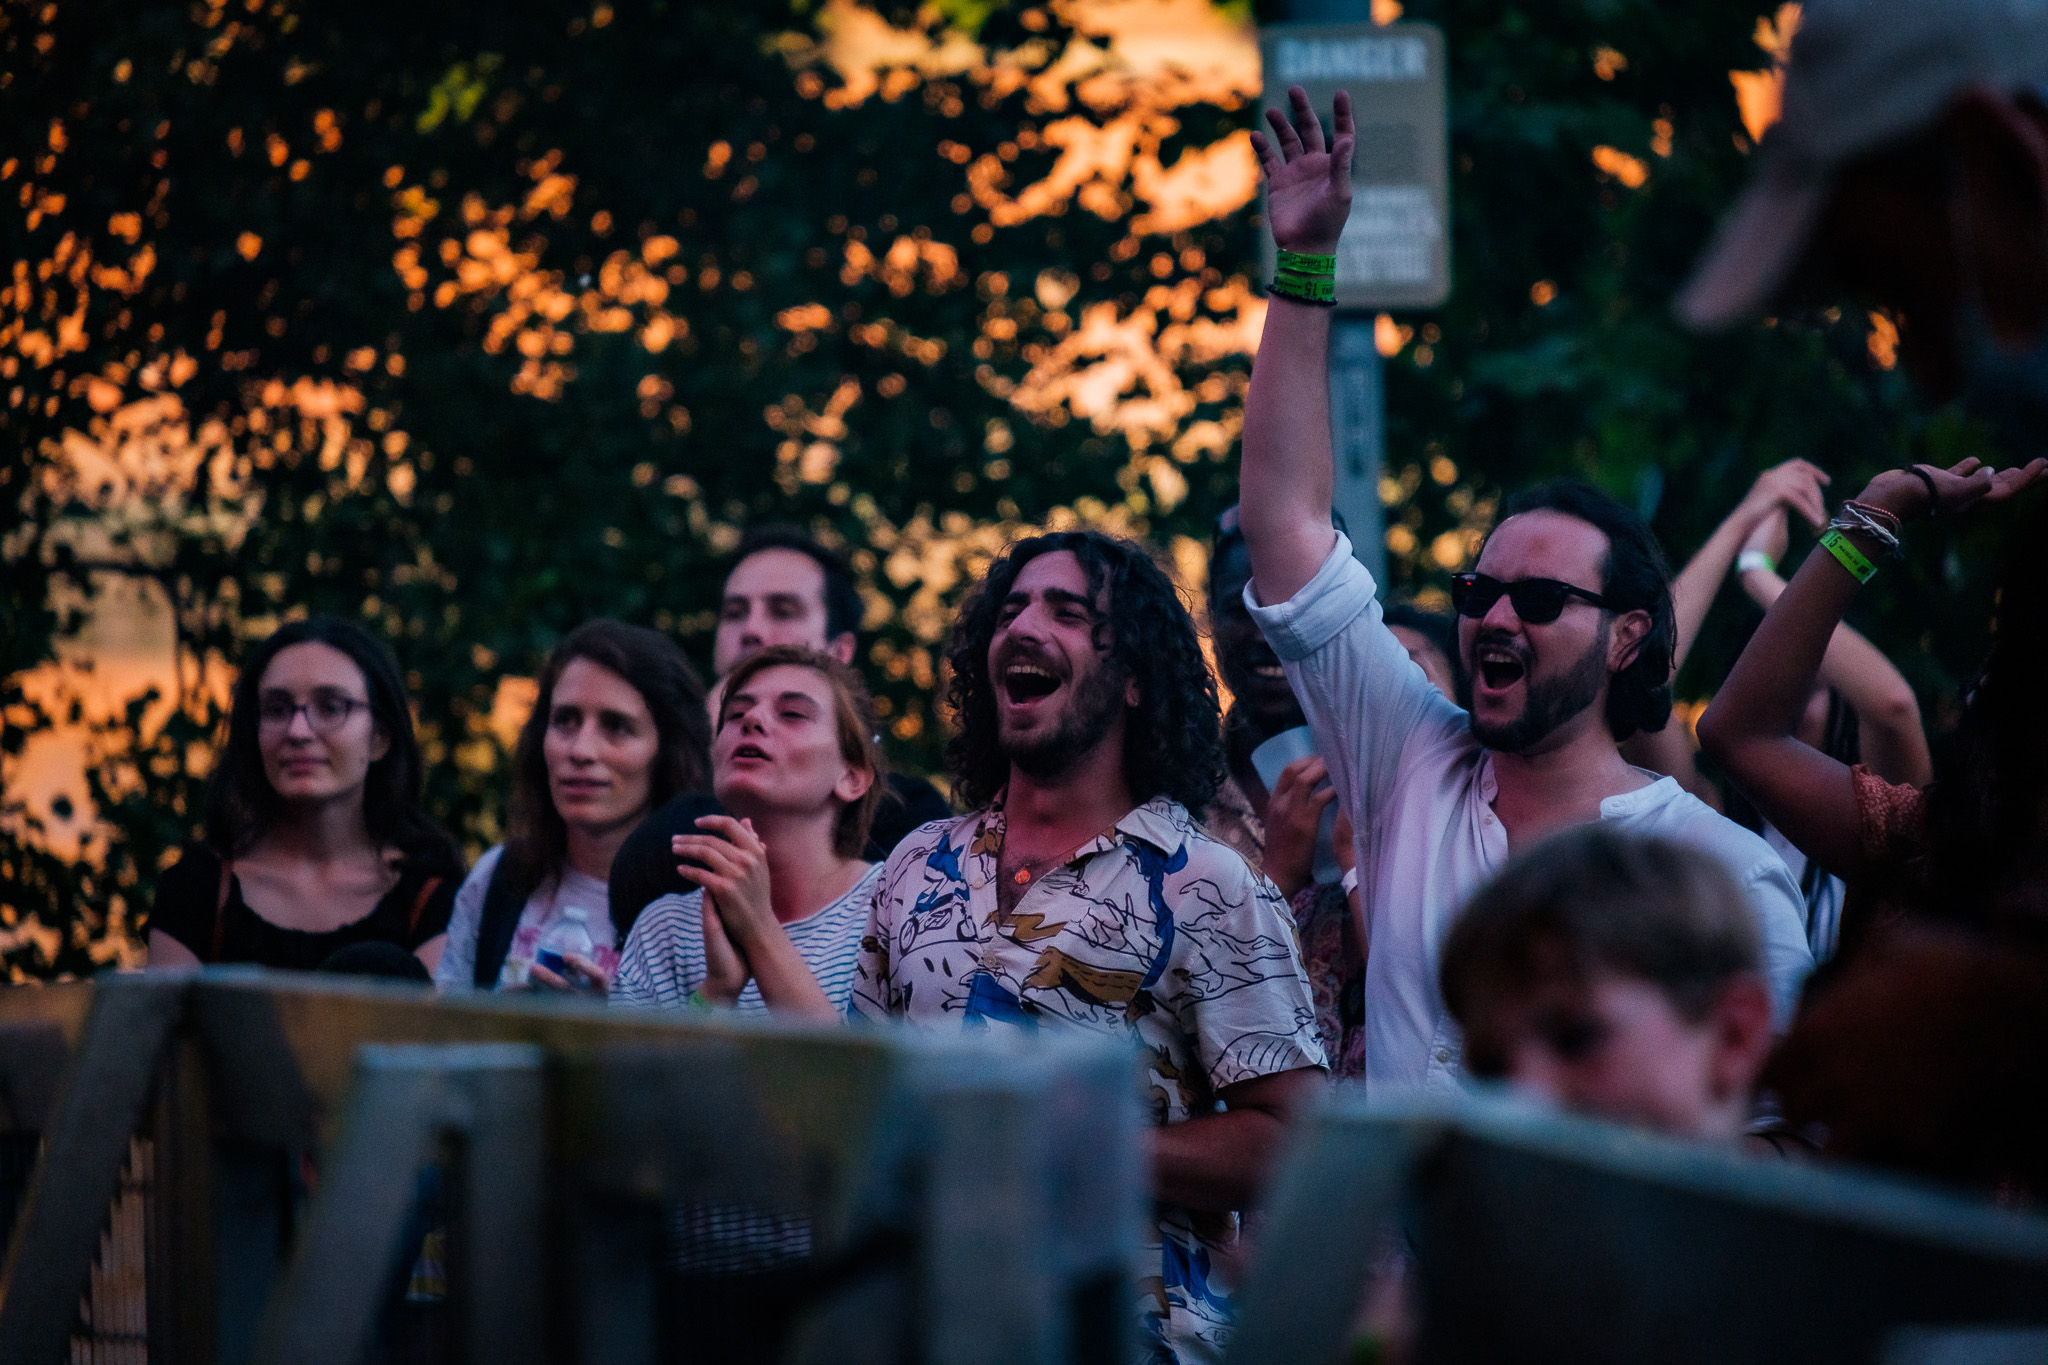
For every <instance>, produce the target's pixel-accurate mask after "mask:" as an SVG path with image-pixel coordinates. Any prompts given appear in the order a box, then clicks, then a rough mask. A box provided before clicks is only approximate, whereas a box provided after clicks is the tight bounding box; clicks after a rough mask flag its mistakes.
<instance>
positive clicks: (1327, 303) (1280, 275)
mask: <svg viewBox="0 0 2048 1365" xmlns="http://www.w3.org/2000/svg"><path fill="white" fill-rule="evenodd" d="M1270 292H1272V293H1275V294H1278V295H1279V296H1280V297H1281V298H1283V299H1293V300H1294V301H1295V302H1296V303H1312V304H1315V305H1317V306H1318V307H1322V308H1333V307H1335V306H1336V303H1337V280H1336V277H1335V276H1332V275H1302V274H1299V273H1297V272H1295V271H1291V270H1279V271H1275V272H1274V274H1273V284H1272V287H1271V290H1270Z"/></svg>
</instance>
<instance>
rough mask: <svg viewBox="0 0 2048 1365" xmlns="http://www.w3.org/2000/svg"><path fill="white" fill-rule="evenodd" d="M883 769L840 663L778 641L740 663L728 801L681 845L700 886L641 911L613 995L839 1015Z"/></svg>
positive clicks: (725, 709)
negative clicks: (863, 855) (721, 812)
mask: <svg viewBox="0 0 2048 1365" xmlns="http://www.w3.org/2000/svg"><path fill="white" fill-rule="evenodd" d="M885 775H886V770H885V768H884V765H883V759H882V753H881V747H880V745H879V744H878V743H877V742H876V740H875V725H874V714H873V705H872V703H871V702H870V701H869V699H868V694H867V689H866V688H865V687H864V686H862V684H861V682H860V679H859V678H858V677H857V676H856V675H855V674H854V672H853V671H852V670H851V669H850V668H848V667H847V666H846V665H845V664H842V663H840V662H839V661H838V660H837V659H835V658H833V657H832V656H831V655H829V654H822V653H819V652H818V651H816V650H811V649H804V648H800V647H797V646H792V645H784V646H777V647H774V648H770V649H765V650H763V651H761V652H760V653H759V654H756V655H754V656H753V657H752V658H750V659H748V660H747V661H746V662H745V663H743V664H741V665H739V666H738V667H737V668H735V669H734V670H733V671H732V673H731V675H730V676H729V677H728V678H727V679H726V685H725V695H724V699H723V701H722V702H721V703H720V706H719V713H718V720H717V731H716V734H715V736H714V738H713V740H712V787H713V790H714V791H715V792H716V793H717V796H718V800H719V803H720V804H721V805H723V806H724V807H725V809H726V811H727V812H728V813H727V814H725V815H708V816H705V817H703V818H702V819H700V820H698V821H697V825H698V830H699V832H698V833H696V834H680V835H677V836H676V838H675V842H674V846H673V847H674V852H675V855H676V859H677V862H678V864H679V869H678V870H679V871H680V872H681V873H682V875H683V877H684V878H685V879H686V880H689V881H693V882H695V883H697V885H698V886H699V887H700V888H702V889H700V890H697V891H692V892H690V893H689V894H688V895H676V896H664V897H662V898H661V899H660V900H658V901H655V902H654V903H653V904H652V905H650V906H648V907H647V909H646V910H645V911H643V912H642V914H641V916H640V918H639V920H638V921H637V922H636V923H635V924H634V926H633V932H632V934H631V936H630V937H628V939H627V940H626V946H625V949H624V951H623V952H622V953H621V954H620V958H619V970H618V973H617V975H616V976H615V977H613V979H612V986H611V998H612V1001H613V1002H614V1003H616V1004H625V1005H651V1006H663V1007H667V1008H671V1009H675V1008H682V1007H685V1006H694V1007H697V1008H703V1009H717V1008H730V1009H738V1010H747V1011H758V1010H774V1011H776V1012H778V1013H786V1014H790V1015H795V1016H798V1017H803V1018H813V1019H838V1018H840V1017H842V1016H843V1015H844V1013H845V1010H846V1000H847V996H848V995H849V994H850V993H851V991H852V983H853V967H854V959H855V957H856V956H857V955H858V953H859V950H860V936H861V933H862V932H863V930H864V929H865V928H866V925H867V912H868V901H869V899H870V897H871V896H872V895H873V892H874V886H875V882H876V874H877V873H878V872H879V871H880V865H879V864H875V863H869V862H864V861H862V860H861V858H860V856H859V855H860V850H861V848H862V846H863V844H864V843H865V842H866V840H867V833H868V823H869V821H870V820H872V819H873V817H874V811H875V806H876V805H877V803H878V802H879V801H880V799H881V793H882V790H883V778H884V777H885Z"/></svg>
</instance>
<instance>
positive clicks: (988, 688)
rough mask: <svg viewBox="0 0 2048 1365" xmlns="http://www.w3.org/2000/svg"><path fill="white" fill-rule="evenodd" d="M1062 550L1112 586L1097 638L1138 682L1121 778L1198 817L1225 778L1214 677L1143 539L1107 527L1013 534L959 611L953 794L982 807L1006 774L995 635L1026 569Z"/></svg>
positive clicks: (952, 661)
mask: <svg viewBox="0 0 2048 1365" xmlns="http://www.w3.org/2000/svg"><path fill="white" fill-rule="evenodd" d="M1061 551H1066V552H1068V553H1071V554H1072V555H1073V556H1074V558H1076V559H1078V560H1079V561H1080V562H1081V571H1082V572H1083V573H1084V574H1086V575H1087V579H1088V590H1089V592H1090V594H1091V595H1093V596H1095V597H1097V598H1098V599H1101V598H1102V596H1103V592H1104V589H1107V590H1108V592H1107V610H1106V611H1105V613H1104V615H1103V616H1102V618H1101V620H1100V621H1099V622H1098V624H1097V627H1096V629H1097V639H1098V643H1099V644H1100V645H1101V646H1102V647H1104V648H1106V649H1107V651H1108V653H1109V655H1110V658H1111V659H1112V660H1113V661H1114V663H1115V664H1116V666H1117V667H1119V668H1121V669H1122V670H1123V671H1124V672H1125V674H1126V675H1127V676H1129V677H1132V678H1135V679H1136V680H1137V683H1138V696H1139V705H1140V706H1141V707H1142V708H1143V717H1144V720H1143V723H1142V724H1140V723H1137V722H1136V721H1135V720H1134V721H1133V723H1132V724H1130V725H1127V726H1125V727H1124V755H1123V758H1124V781H1125V782H1126V783H1128V784H1129V785H1130V789H1131V794H1132V795H1133V796H1135V797H1136V798H1137V799H1138V800H1139V801H1140V802H1144V801H1149V800H1151V799H1152V798H1153V797H1155V796H1167V797H1171V798H1172V799H1173V800H1175V801H1178V802H1180V804H1181V805H1183V806H1185V807H1187V808H1188V809H1189V810H1191V811H1195V812H1198V813H1199V812H1200V811H1201V810H1202V808H1203V807H1204V806H1206V805H1208V804H1209V799H1210V798H1211V797H1212V796H1214V795H1215V794H1216V788H1217V786H1218V784H1220V783H1221V781H1222V779H1223V740H1222V726H1221V722H1220V718H1219V711H1218V707H1217V702H1216V679H1215V677H1214V675H1212V674H1211V673H1210V672H1209V665H1208V662H1207V660H1205V659H1204V658H1203V657H1202V644H1201V640H1200V638H1199V637H1198V635H1197V634H1196V631H1195V621H1194V618H1193V617H1192V616H1190V615H1188V609H1187V605H1186V604H1185V603H1184V602H1182V601H1181V597H1180V590H1179V589H1177V588H1176V587H1174V585H1173V580H1172V579H1170V578H1168V577H1167V576H1166V574H1165V572H1164V571H1163V570H1161V569H1160V567H1159V565H1158V564H1156V563H1154V562H1153V559H1152V556H1151V554H1150V553H1149V552H1148V551H1147V550H1146V549H1145V547H1143V546H1142V545H1139V544H1137V543H1135V542H1133V541H1128V540H1118V539H1116V538H1114V537H1111V536H1106V535H1103V534H1102V533H1101V532H1099V531H1060V532H1055V533H1053V534H1050V535H1042V536H1033V537H1031V538H1030V539H1028V540H1020V541H1017V542H1016V543H1015V544H1013V545H1011V546H1010V547H1009V548H1008V549H1006V550H1005V551H1003V553H1002V554H1001V555H999V556H997V557H996V560H995V562H994V563H992V564H990V565H989V567H988V573H987V574H986V575H985V576H984V577H983V579H982V582H981V586H980V587H979V588H977V589H976V590H975V592H974V594H973V596H971V597H970V598H969V599H968V600H967V603H966V605H964V606H963V607H962V608H961V609H960V617H959V620H958V621H956V622H955V623H954V626H953V641H952V644H951V646H950V647H949V648H948V650H947V654H946V660H947V663H948V665H949V666H950V676H949V677H948V679H947V681H946V701H947V705H948V706H949V707H950V708H951V709H952V712H953V717H954V724H955V725H956V726H957V729H956V731H955V733H954V735H953V738H952V739H951V740H950V741H948V742H947V745H946V766H947V767H948V768H949V769H950V770H951V771H952V774H953V781H954V784H955V788H956V790H957V791H958V792H959V793H960V796H961V798H962V799H963V800H965V801H966V802H967V804H968V805H969V806H970V807H979V806H985V805H987V804H988V803H989V802H991V801H992V800H994V799H995V796H996V793H997V792H999V791H1001V790H1002V789H1003V785H1004V784H1005V783H1006V782H1008V781H1009V779H1010V761H1009V759H1007V758H1005V757H1004V756H1003V751H1002V744H1001V740H1000V739H999V737H998V735H997V725H996V694H995V684H994V682H993V680H992V679H991V678H990V677H989V672H988V648H989V643H990V642H991V641H992V640H993V639H994V638H995V633H996V617H997V616H998V614H1000V612H1001V611H1002V606H1003V599H1004V598H1006V597H1008V596H1009V595H1010V588H1011V586H1012V585H1013V584H1015V583H1016V581H1017V575H1018V573H1020V572H1021V571H1022V570H1023V568H1024V566H1025V565H1026V564H1029V563H1030V562H1031V561H1032V560H1034V559H1036V558H1038V557H1039V556H1040V555H1044V554H1057V553H1059V552H1061Z"/></svg>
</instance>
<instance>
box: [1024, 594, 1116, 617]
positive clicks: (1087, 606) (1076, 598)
mask: <svg viewBox="0 0 2048 1365" xmlns="http://www.w3.org/2000/svg"><path fill="white" fill-rule="evenodd" d="M1039 596H1040V597H1042V598H1044V599H1045V601H1046V603H1047V604H1048V605H1050V606H1075V607H1079V608H1080V609H1081V610H1083V611H1085V612H1087V613H1088V614H1089V615H1090V616H1093V615H1095V614H1096V612H1095V604H1094V603H1093V602H1090V601H1089V600H1088V598H1087V597H1086V596H1085V595H1083V594H1081V593H1078V592H1068V591H1067V590H1066V589H1065V588H1045V589H1043V590H1041V591H1040V593H1039ZM1030 600H1031V594H1030V593H1028V592H1012V593H1011V594H1010V595H1009V596H1007V597H1005V598H1004V599H1003V605H1004V606H1006V607H1008V606H1018V605H1022V604H1025V603H1028V602H1030Z"/></svg>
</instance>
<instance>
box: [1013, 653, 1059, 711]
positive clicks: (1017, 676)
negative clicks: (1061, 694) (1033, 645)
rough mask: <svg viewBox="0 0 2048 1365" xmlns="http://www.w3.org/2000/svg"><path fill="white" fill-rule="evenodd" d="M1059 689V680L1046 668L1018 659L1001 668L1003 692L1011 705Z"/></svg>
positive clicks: (1035, 699) (1030, 700)
mask: <svg viewBox="0 0 2048 1365" xmlns="http://www.w3.org/2000/svg"><path fill="white" fill-rule="evenodd" d="M1059 690H1060V680H1059V679H1058V678H1056V677H1054V676H1053V675H1052V673H1051V672H1050V671H1048V670H1047V669H1044V668H1041V667H1039V666H1038V665H1037V664H1034V663H1025V662H1022V661H1019V662H1017V663H1013V664H1011V665H1010V666H1009V667H1007V668H1005V669H1004V670H1003V692H1004V694H1005V695H1006V696H1008V697H1009V699H1010V705H1012V706H1024V705H1028V704H1029V703H1031V702H1034V701H1039V700H1041V699H1043V698H1045V697H1049V696H1051V695H1052V694H1053V693H1055V692H1057V691H1059Z"/></svg>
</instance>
